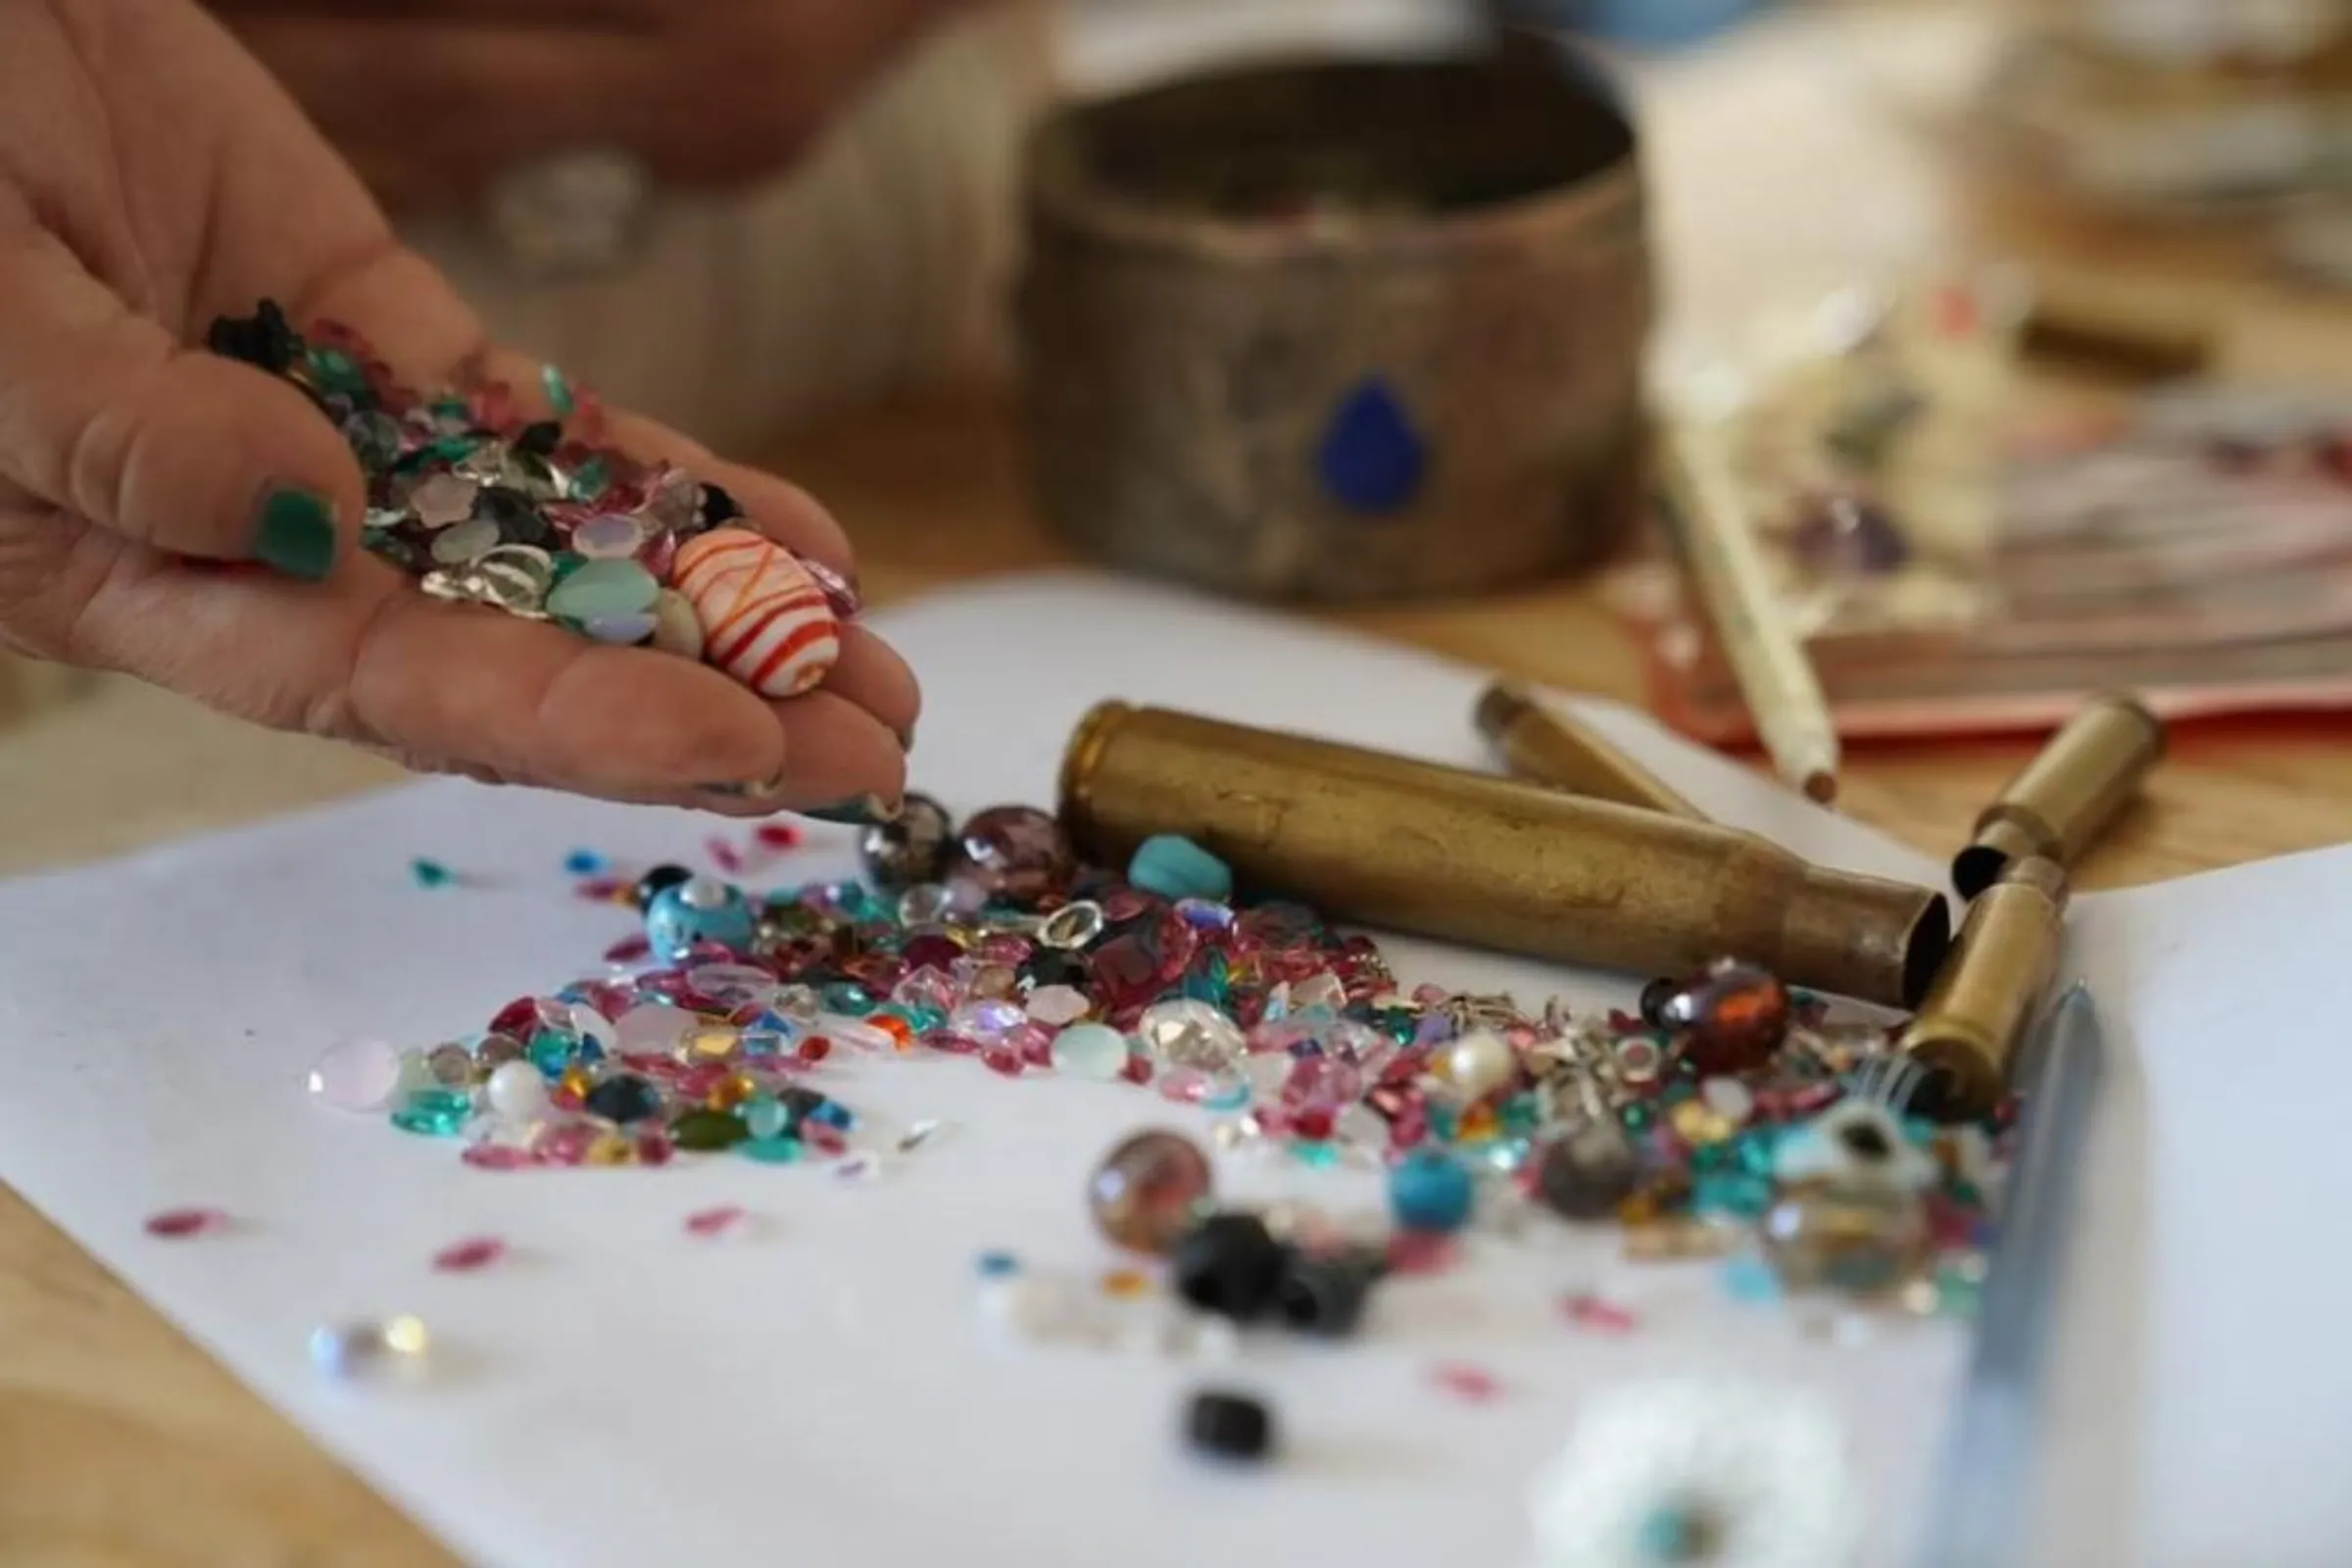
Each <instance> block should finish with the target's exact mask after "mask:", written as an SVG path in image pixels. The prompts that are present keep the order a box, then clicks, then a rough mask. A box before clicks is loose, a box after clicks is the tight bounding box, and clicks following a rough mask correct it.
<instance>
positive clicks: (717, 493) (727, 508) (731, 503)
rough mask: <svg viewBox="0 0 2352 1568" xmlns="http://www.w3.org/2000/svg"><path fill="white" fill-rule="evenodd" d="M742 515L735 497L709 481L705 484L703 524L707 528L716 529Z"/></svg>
mask: <svg viewBox="0 0 2352 1568" xmlns="http://www.w3.org/2000/svg"><path fill="white" fill-rule="evenodd" d="M742 515H743V509H742V508H741V507H739V506H737V505H736V504H735V498H734V497H733V496H731V495H729V494H727V493H726V492H725V491H724V490H721V489H720V488H719V487H718V486H717V485H714V484H712V483H711V482H710V481H709V480H705V481H704V482H703V523H704V525H705V526H707V527H711V528H715V527H717V526H718V525H719V524H720V523H722V522H725V521H726V520H727V519H728V518H730V517H740V516H742Z"/></svg>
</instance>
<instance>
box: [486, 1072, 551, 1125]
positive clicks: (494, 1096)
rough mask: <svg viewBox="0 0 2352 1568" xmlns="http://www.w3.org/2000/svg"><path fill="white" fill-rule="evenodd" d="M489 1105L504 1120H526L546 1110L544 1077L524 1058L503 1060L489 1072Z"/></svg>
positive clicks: (545, 1081)
mask: <svg viewBox="0 0 2352 1568" xmlns="http://www.w3.org/2000/svg"><path fill="white" fill-rule="evenodd" d="M490 1108H491V1109H492V1110H493V1111H495V1112H497V1113H498V1115H499V1116H500V1117H502V1118H504V1119H505V1120H507V1121H529V1120H530V1119H531V1118H532V1117H534V1116H536V1115H538V1114H539V1113H540V1112H541V1111H543V1110H545V1109H547V1079H546V1078H545V1077H544V1076H543V1075H542V1074H541V1073H540V1071H539V1069H538V1068H537V1067H534V1066H532V1065H531V1064H530V1063H529V1062H527V1061H505V1062H501V1063H499V1065H498V1068H497V1070H496V1071H494V1072H492V1073H491V1074H490Z"/></svg>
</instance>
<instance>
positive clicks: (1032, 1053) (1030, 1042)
mask: <svg viewBox="0 0 2352 1568" xmlns="http://www.w3.org/2000/svg"><path fill="white" fill-rule="evenodd" d="M1005 1045H1006V1046H1007V1047H1009V1048H1010V1049H1012V1050H1014V1051H1017V1052H1019V1053H1020V1055H1021V1060H1022V1061H1024V1062H1026V1063H1028V1064H1029V1065H1030V1066H1032V1067H1051V1066H1053V1065H1054V1035H1053V1032H1052V1031H1051V1030H1047V1029H1041V1028H1039V1027H1038V1026H1037V1025H1036V1024H1033V1023H1024V1024H1021V1025H1019V1026H1017V1027H1015V1028H1014V1029H1013V1030H1012V1031H1011V1032H1010V1033H1008V1034H1006V1035H1005Z"/></svg>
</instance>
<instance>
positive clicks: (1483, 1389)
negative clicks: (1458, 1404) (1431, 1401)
mask: <svg viewBox="0 0 2352 1568" xmlns="http://www.w3.org/2000/svg"><path fill="white" fill-rule="evenodd" d="M1429 1376H1430V1381H1432V1382H1434V1383H1435V1384H1437V1386H1438V1387H1439V1388H1441V1389H1444V1390H1445V1391H1446V1393H1447V1394H1450V1395H1452V1396H1453V1397H1455V1398H1457V1399H1461V1400H1465V1401H1467V1402H1468V1403H1471V1404H1486V1403H1488V1402H1490V1401H1491V1400H1494V1399H1496V1398H1499V1397H1501V1395H1502V1385H1501V1383H1499V1382H1498V1381H1496V1379H1495V1374H1494V1373H1492V1372H1489V1371H1487V1370H1485V1369H1484V1368H1483V1367H1475V1366H1471V1365H1469V1364H1468V1363H1467V1362H1462V1361H1440V1362H1439V1363H1438V1364H1437V1365H1435V1366H1433V1367H1431V1368H1430V1369H1429Z"/></svg>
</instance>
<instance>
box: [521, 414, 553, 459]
mask: <svg viewBox="0 0 2352 1568" xmlns="http://www.w3.org/2000/svg"><path fill="white" fill-rule="evenodd" d="M563 444H564V426H563V425H562V424H560V423H558V422H557V421H556V420H554V419H541V420H540V421H539V422H538V423H536V424H526V425H524V426H523V427H522V432H521V434H519V435H517V436H515V451H517V452H527V453H529V454H530V455H531V456H532V457H534V458H552V457H554V456H555V455H556V448H558V447H559V446H562V445H563Z"/></svg>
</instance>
